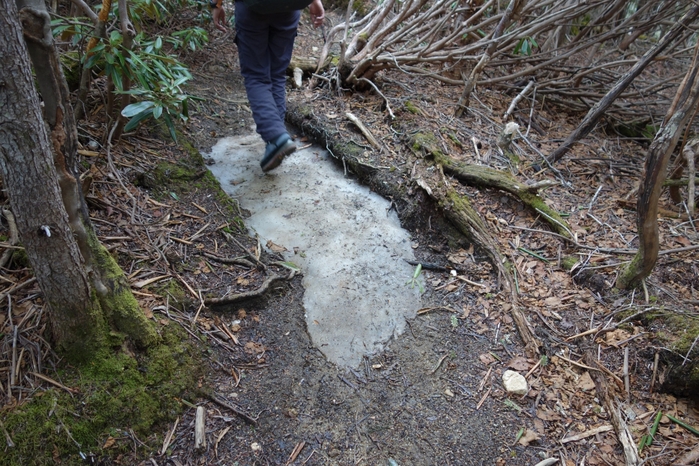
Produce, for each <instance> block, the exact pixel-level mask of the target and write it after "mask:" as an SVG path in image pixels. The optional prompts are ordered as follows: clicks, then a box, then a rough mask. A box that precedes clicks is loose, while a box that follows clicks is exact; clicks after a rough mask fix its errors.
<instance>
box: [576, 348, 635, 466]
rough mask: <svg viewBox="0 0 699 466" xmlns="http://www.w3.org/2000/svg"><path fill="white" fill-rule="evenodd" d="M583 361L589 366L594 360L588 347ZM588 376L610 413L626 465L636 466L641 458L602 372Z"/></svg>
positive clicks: (592, 372) (595, 372) (591, 373)
mask: <svg viewBox="0 0 699 466" xmlns="http://www.w3.org/2000/svg"><path fill="white" fill-rule="evenodd" d="M585 362H586V363H587V365H588V366H591V365H592V364H594V363H595V362H596V358H595V356H594V355H593V350H590V349H588V350H587V351H585ZM590 377H591V378H592V380H593V381H594V383H595V388H596V390H597V396H598V398H599V399H600V401H601V404H602V405H603V406H604V408H605V409H606V411H607V412H608V413H609V414H610V421H611V423H612V426H613V427H614V432H615V433H616V436H617V440H619V443H620V444H621V446H622V448H623V450H624V458H625V464H626V466H637V465H638V464H640V462H641V458H640V457H639V456H638V449H637V448H636V444H635V442H634V440H633V437H632V436H631V433H630V432H629V428H628V426H627V425H626V423H625V422H624V420H623V419H622V417H621V412H620V406H619V405H618V404H617V401H616V400H615V399H614V397H613V396H612V395H611V394H610V393H609V387H608V385H607V381H606V379H605V378H604V376H603V375H602V373H600V372H597V371H591V372H590Z"/></svg>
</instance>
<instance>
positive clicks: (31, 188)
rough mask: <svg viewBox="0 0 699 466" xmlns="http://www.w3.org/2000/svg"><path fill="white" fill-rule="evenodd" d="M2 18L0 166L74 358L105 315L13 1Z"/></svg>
mask: <svg viewBox="0 0 699 466" xmlns="http://www.w3.org/2000/svg"><path fill="white" fill-rule="evenodd" d="M2 3H3V10H4V11H5V12H9V14H5V15H2V19H1V20H0V61H2V63H3V64H4V66H2V67H0V86H1V87H0V108H2V110H1V112H0V170H2V176H3V180H4V183H5V188H6V189H7V190H8V194H9V198H10V205H11V206H12V211H13V212H14V213H15V214H16V218H17V228H18V231H19V236H20V239H21V241H22V244H23V245H24V247H25V250H26V252H27V256H28V257H29V261H30V262H31V264H32V266H33V268H34V273H35V275H36V277H37V281H38V283H39V286H40V287H41V290H42V291H43V292H44V296H45V298H46V301H47V302H48V304H49V306H50V308H51V311H52V312H51V323H52V331H53V335H54V338H55V339H56V341H58V342H60V346H61V347H62V349H64V350H67V349H69V348H70V351H69V355H70V356H71V359H81V358H82V357H85V356H87V355H89V354H91V353H93V352H94V351H96V350H98V349H99V348H100V347H101V346H102V345H103V343H104V337H105V321H104V319H103V316H102V313H101V310H100V305H99V301H98V299H97V297H96V295H95V294H94V293H93V292H92V287H91V284H90V280H89V278H88V276H87V273H86V270H85V263H84V261H83V258H82V255H81V254H80V250H79V248H78V245H77V243H76V241H75V239H74V237H73V232H72V230H71V228H70V225H69V220H68V215H67V214H66V211H65V208H64V207H63V201H62V198H61V190H60V187H59V186H58V175H57V173H56V169H55V167H54V164H53V160H52V157H51V148H50V143H49V139H48V136H47V134H46V130H45V128H44V124H43V121H42V118H41V114H40V113H39V109H40V105H39V97H38V95H37V93H36V90H35V89H34V84H33V82H32V75H31V72H30V70H31V67H30V64H29V58H28V56H27V51H26V48H25V46H24V41H23V40H22V30H21V28H20V25H19V23H18V21H17V10H16V7H15V5H14V1H13V0H2Z"/></svg>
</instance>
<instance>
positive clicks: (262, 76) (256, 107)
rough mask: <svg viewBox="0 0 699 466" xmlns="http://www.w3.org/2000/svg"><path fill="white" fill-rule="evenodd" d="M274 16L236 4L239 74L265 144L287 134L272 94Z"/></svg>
mask: <svg viewBox="0 0 699 466" xmlns="http://www.w3.org/2000/svg"><path fill="white" fill-rule="evenodd" d="M271 16H272V15H260V14H257V13H254V12H253V11H250V9H249V8H248V7H246V6H245V4H244V3H243V2H242V1H236V2H235V28H236V38H235V42H236V44H237V46H238V57H239V60H240V72H241V74H242V75H243V79H244V81H245V90H246V92H247V95H248V101H249V102H250V109H251V110H252V116H253V119H254V120H255V124H256V126H257V132H258V133H259V134H260V136H261V137H262V139H263V140H264V141H266V142H269V141H271V140H273V139H275V138H276V137H278V136H279V135H280V134H283V133H285V132H286V128H285V127H284V119H283V116H280V111H279V107H278V104H277V101H276V99H275V97H274V93H273V91H272V87H273V83H272V76H271V66H272V57H271V53H272V51H271V48H270V35H271V32H270V20H271V19H273V18H271ZM274 16H276V15H274ZM274 61H275V62H276V61H277V59H274Z"/></svg>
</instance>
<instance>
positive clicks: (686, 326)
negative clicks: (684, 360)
mask: <svg viewBox="0 0 699 466" xmlns="http://www.w3.org/2000/svg"><path fill="white" fill-rule="evenodd" d="M663 321H664V322H665V325H667V327H668V328H669V330H670V331H671V334H672V349H674V350H675V351H677V352H678V353H679V354H681V355H686V354H687V352H688V351H689V349H690V348H691V347H692V344H693V343H694V340H696V339H697V336H698V335H699V318H697V317H696V316H692V315H687V314H676V313H674V312H673V313H670V314H666V315H665V317H664V319H663ZM694 354H699V345H695V347H694ZM695 365H696V367H697V368H699V364H695Z"/></svg>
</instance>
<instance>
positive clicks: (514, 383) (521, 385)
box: [502, 371, 529, 395]
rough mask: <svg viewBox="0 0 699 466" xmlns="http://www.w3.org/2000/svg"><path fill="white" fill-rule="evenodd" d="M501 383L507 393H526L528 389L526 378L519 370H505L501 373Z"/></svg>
mask: <svg viewBox="0 0 699 466" xmlns="http://www.w3.org/2000/svg"><path fill="white" fill-rule="evenodd" d="M502 384H503V385H504V386H505V390H507V392H508V393H514V394H515V395H526V394H527V392H528V391H529V386H528V385H527V380H526V379H525V378H524V376H523V375H522V374H520V373H519V372H515V371H505V373H504V374H502Z"/></svg>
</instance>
